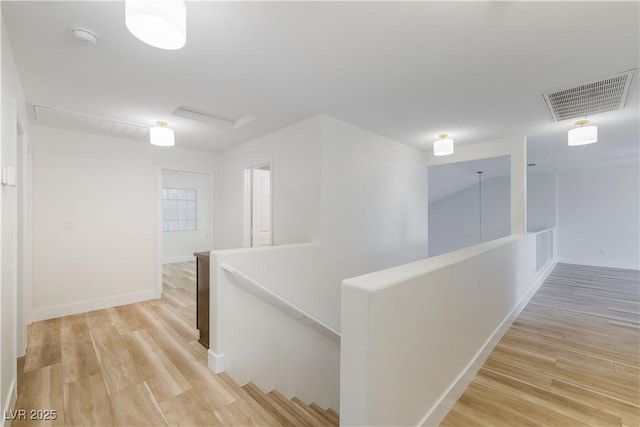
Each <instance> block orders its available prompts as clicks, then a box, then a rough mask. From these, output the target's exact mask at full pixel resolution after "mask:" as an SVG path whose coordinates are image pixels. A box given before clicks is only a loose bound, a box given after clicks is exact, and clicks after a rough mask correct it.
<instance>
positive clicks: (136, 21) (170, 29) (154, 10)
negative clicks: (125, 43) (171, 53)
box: [124, 0, 187, 50]
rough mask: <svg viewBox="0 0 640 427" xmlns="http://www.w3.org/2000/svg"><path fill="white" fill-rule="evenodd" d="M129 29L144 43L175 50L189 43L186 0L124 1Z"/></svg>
mask: <svg viewBox="0 0 640 427" xmlns="http://www.w3.org/2000/svg"><path fill="white" fill-rule="evenodd" d="M124 10H125V23H126V25H127V28H128V29H129V31H130V32H131V34H133V35H134V36H136V37H137V38H139V39H140V40H142V41H143V42H145V43H147V44H149V45H151V46H153V47H157V48H159V49H167V50H176V49H180V48H182V47H183V46H184V45H185V43H186V42H187V8H186V6H185V4H184V1H183V0H125V2H124Z"/></svg>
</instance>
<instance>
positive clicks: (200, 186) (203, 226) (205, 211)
mask: <svg viewBox="0 0 640 427" xmlns="http://www.w3.org/2000/svg"><path fill="white" fill-rule="evenodd" d="M211 181H212V180H211V176H210V175H207V174H202V173H190V172H188V171H175V170H164V171H162V187H168V188H183V189H184V188H186V189H193V190H196V192H197V193H196V194H197V229H196V230H194V231H165V232H163V233H162V259H163V262H164V263H165V264H167V263H172V262H183V261H191V260H195V257H194V256H193V253H194V252H201V251H210V250H211V249H213V202H212V197H213V194H212V190H211V187H212V185H211V184H212V182H211Z"/></svg>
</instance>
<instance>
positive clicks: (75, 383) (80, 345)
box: [11, 262, 337, 427]
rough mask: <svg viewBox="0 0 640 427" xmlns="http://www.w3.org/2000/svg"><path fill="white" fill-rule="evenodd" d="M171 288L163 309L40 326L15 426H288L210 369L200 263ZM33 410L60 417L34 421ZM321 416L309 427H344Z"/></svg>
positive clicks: (22, 370) (157, 305)
mask: <svg viewBox="0 0 640 427" xmlns="http://www.w3.org/2000/svg"><path fill="white" fill-rule="evenodd" d="M163 279H164V280H163V295H162V298H161V299H158V300H152V301H145V302H142V303H137V304H131V305H125V306H120V307H114V308H109V309H106V310H97V311H92V312H89V313H83V314H78V315H74V316H67V317H62V318H58V319H51V320H45V321H41V322H35V323H33V324H32V325H30V326H29V328H28V343H27V354H26V356H25V357H24V358H21V359H19V360H18V399H17V402H16V406H15V409H16V410H26V415H27V416H26V417H25V419H15V420H13V422H12V424H11V425H12V426H16V427H17V426H27V425H65V426H166V425H171V426H178V425H189V426H226V425H243V426H263V425H272V426H275V425H280V424H281V423H280V422H279V420H278V419H277V418H276V417H274V415H273V414H271V413H270V412H269V411H268V410H266V409H265V408H263V407H262V406H260V405H259V404H258V403H257V402H256V401H255V400H254V399H253V398H252V397H251V396H250V395H249V394H248V393H247V392H246V391H245V390H244V389H243V388H241V387H240V386H239V385H237V384H235V383H234V382H233V381H232V380H231V379H230V378H229V377H228V376H226V375H225V374H221V375H215V374H214V373H213V372H211V371H210V370H209V369H208V368H207V352H206V350H205V349H204V348H203V347H202V346H201V345H200V344H199V343H198V341H197V340H198V333H197V330H196V329H195V319H196V300H195V292H196V291H195V263H194V262H186V263H178V264H168V265H165V267H164V278H163ZM278 395H279V394H278ZM278 397H280V396H278ZM315 408H316V409H317V410H319V411H322V409H321V408H319V407H317V405H315ZM32 410H55V411H56V417H55V419H49V420H36V419H30V418H31V417H30V415H31V412H30V411H32ZM309 410H310V411H312V409H311V407H309ZM314 414H315V412H310V414H309V417H308V418H307V421H305V423H304V425H337V418H334V419H335V422H330V423H328V422H326V419H331V417H332V416H333V415H332V414H335V413H333V412H327V411H323V414H324V415H325V417H324V418H322V417H321V416H318V415H314ZM313 420H316V421H317V422H315V421H313Z"/></svg>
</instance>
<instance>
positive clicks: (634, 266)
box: [558, 258, 640, 270]
mask: <svg viewBox="0 0 640 427" xmlns="http://www.w3.org/2000/svg"><path fill="white" fill-rule="evenodd" d="M558 262H559V263H561V264H574V265H587V266H590V267H605V268H622V269H625V270H640V264H638V263H633V262H617V261H595V262H594V261H592V260H586V259H579V258H561V259H559V260H558Z"/></svg>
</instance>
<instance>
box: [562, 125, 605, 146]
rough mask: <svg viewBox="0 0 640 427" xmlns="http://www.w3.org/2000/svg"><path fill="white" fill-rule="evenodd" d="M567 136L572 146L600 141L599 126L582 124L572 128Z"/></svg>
mask: <svg viewBox="0 0 640 427" xmlns="http://www.w3.org/2000/svg"><path fill="white" fill-rule="evenodd" d="M567 138H568V142H569V145H570V146H576V145H586V144H593V143H594V142H598V127H597V126H580V127H577V128H573V129H570V130H569V133H568V135H567Z"/></svg>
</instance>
